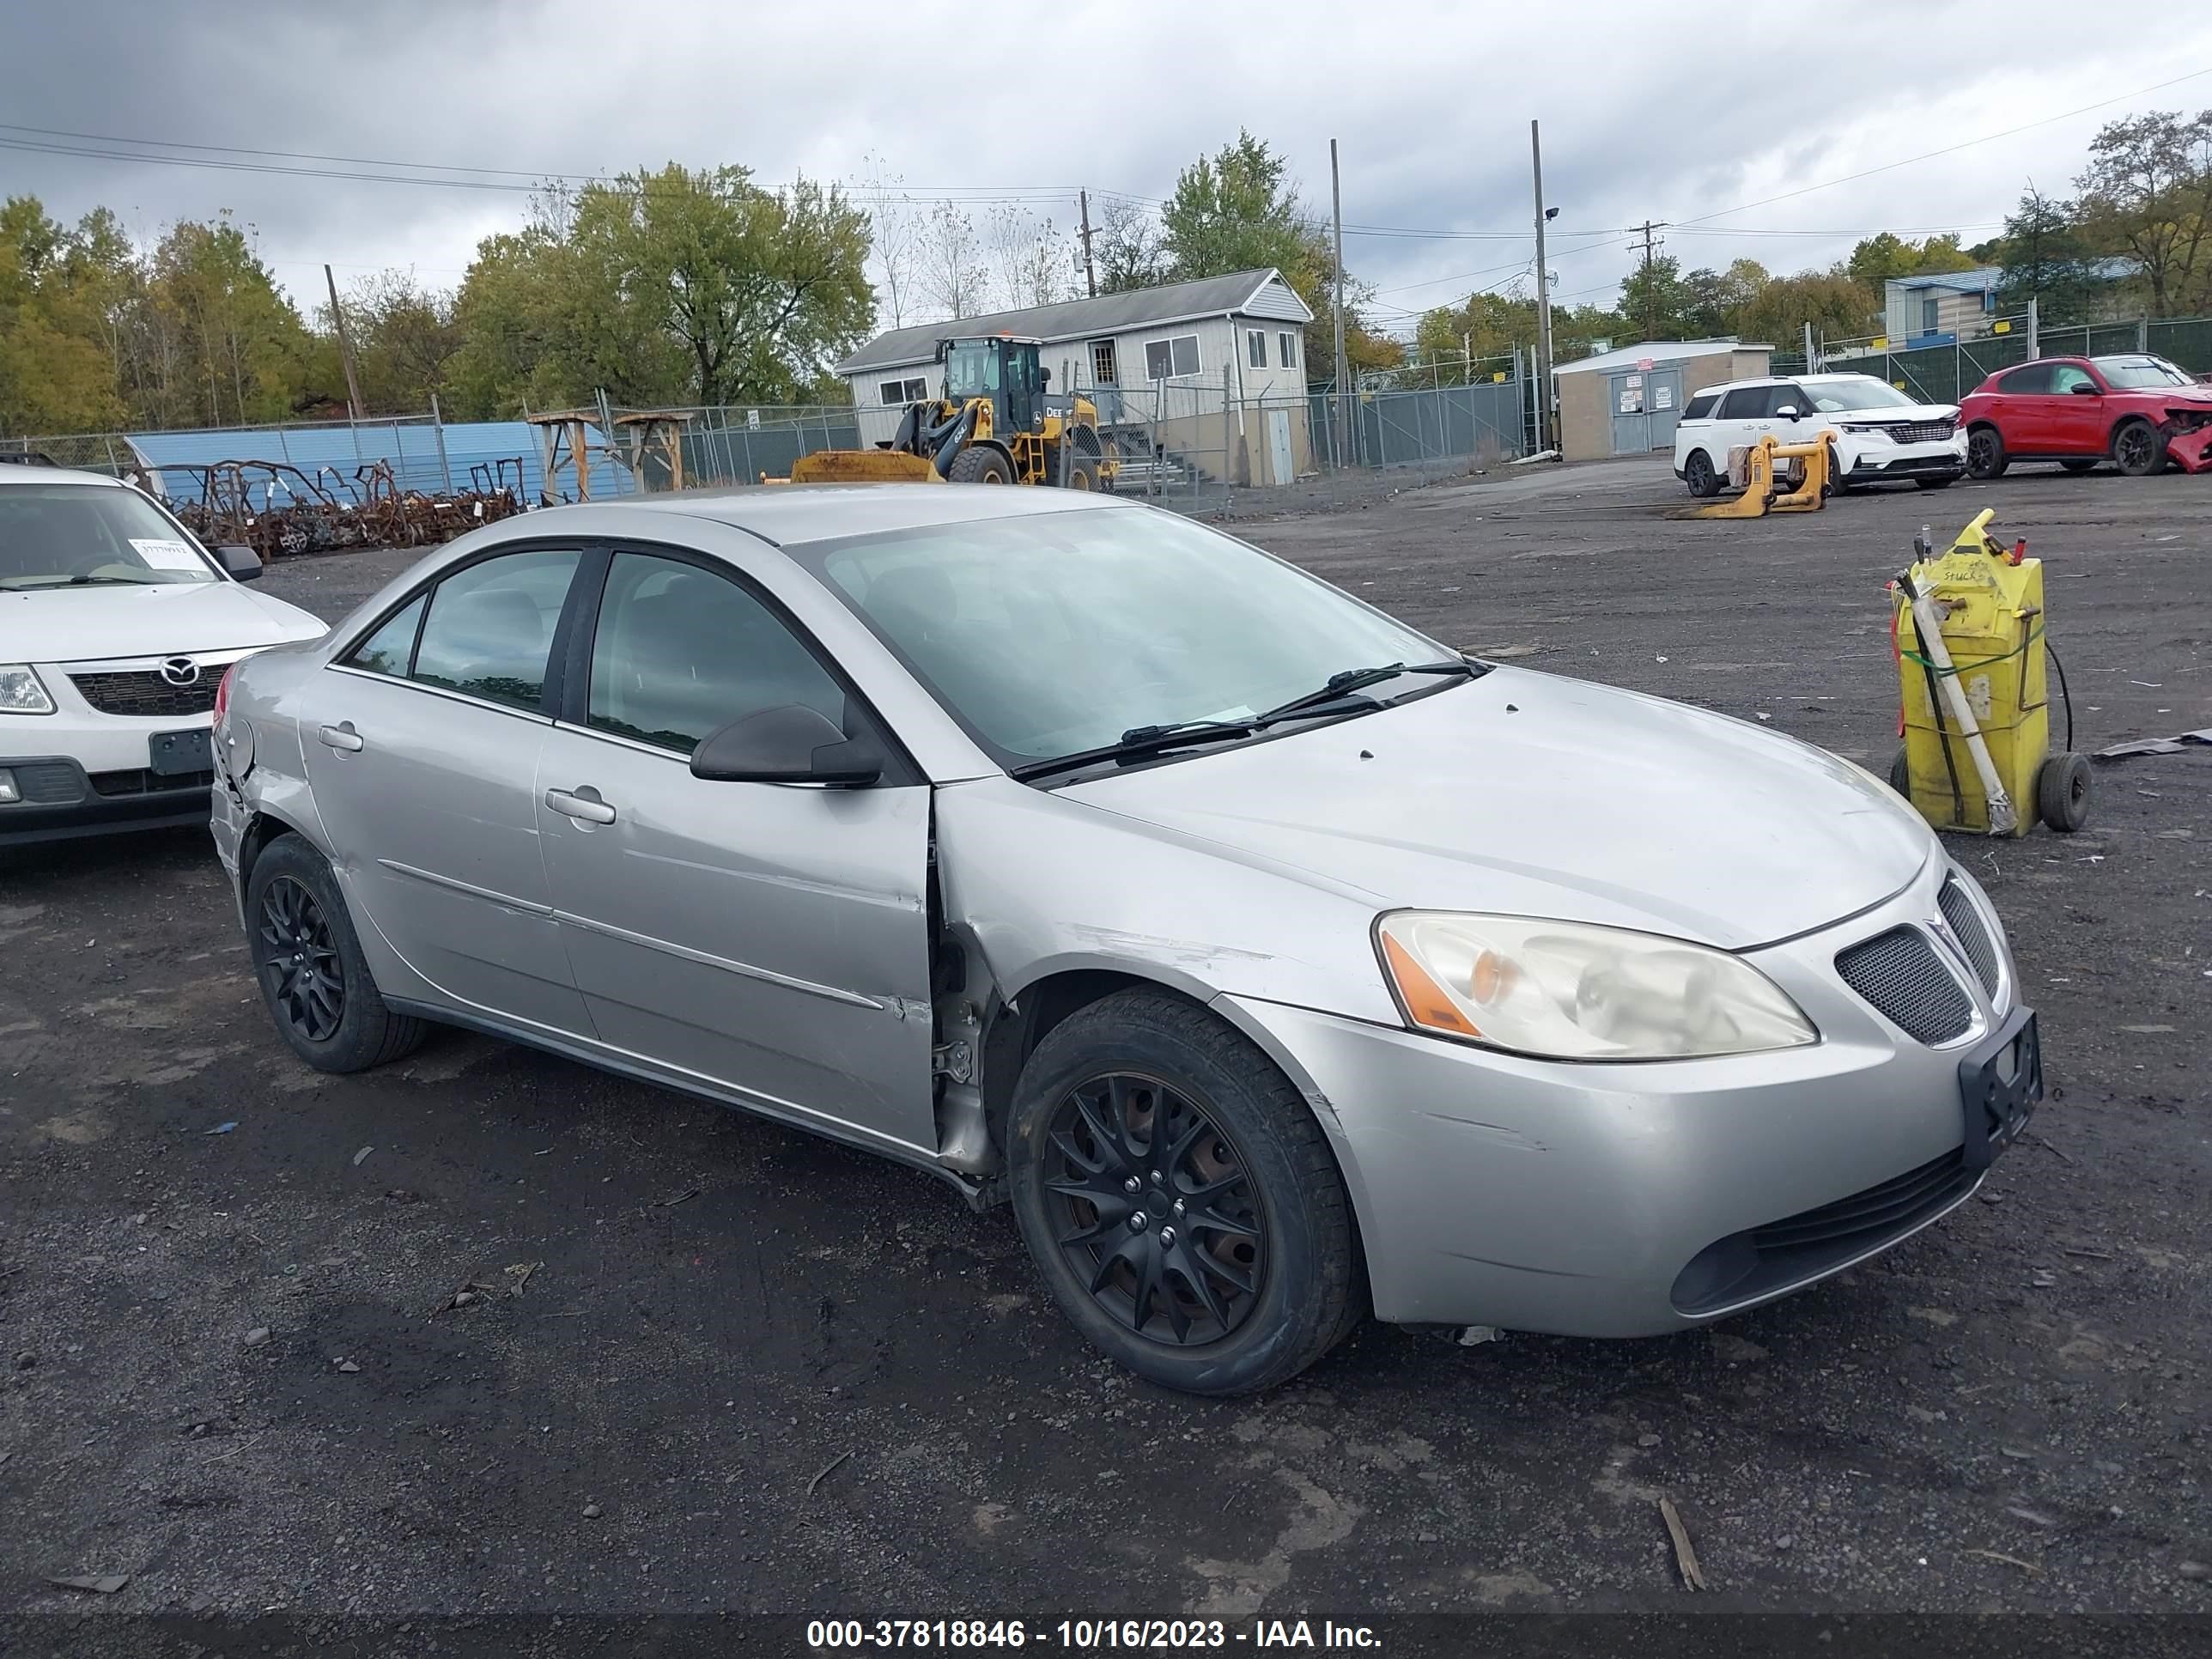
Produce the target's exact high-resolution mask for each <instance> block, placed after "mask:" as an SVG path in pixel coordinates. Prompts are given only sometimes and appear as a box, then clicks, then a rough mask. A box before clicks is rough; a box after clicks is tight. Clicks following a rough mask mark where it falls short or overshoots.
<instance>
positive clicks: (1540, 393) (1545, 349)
mask: <svg viewBox="0 0 2212 1659" xmlns="http://www.w3.org/2000/svg"><path fill="white" fill-rule="evenodd" d="M1528 160H1529V163H1530V165H1531V166H1532V167H1534V170H1535V175H1536V447H1537V448H1538V449H1540V450H1541V449H1549V448H1550V447H1552V291H1551V282H1552V274H1551V272H1550V271H1549V270H1547V269H1546V267H1545V264H1544V222H1545V221H1546V220H1547V219H1548V218H1550V217H1551V215H1550V214H1548V213H1547V212H1546V211H1545V210H1544V146H1543V143H1542V142H1541V139H1540V138H1539V137H1538V136H1537V132H1536V124H1535V123H1534V121H1531V122H1529V123H1528Z"/></svg>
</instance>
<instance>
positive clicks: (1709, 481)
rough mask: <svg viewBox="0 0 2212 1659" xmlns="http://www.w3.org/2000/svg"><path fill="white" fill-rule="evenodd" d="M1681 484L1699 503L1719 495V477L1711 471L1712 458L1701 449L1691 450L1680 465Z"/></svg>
mask: <svg viewBox="0 0 2212 1659" xmlns="http://www.w3.org/2000/svg"><path fill="white" fill-rule="evenodd" d="M1682 483H1683V484H1684V485H1685V486H1686V488H1687V489H1689V492H1690V493H1691V494H1692V495H1695V496H1696V497H1697V498H1698V499H1699V501H1705V500H1707V499H1708V498H1710V497H1711V496H1714V495H1719V494H1720V489H1721V481H1720V475H1719V474H1718V473H1717V472H1716V471H1713V458H1712V457H1711V456H1710V455H1708V454H1706V453H1705V451H1704V450H1702V449H1693V450H1692V451H1691V452H1690V453H1689V456H1688V458H1687V459H1685V460H1684V461H1683V463H1682Z"/></svg>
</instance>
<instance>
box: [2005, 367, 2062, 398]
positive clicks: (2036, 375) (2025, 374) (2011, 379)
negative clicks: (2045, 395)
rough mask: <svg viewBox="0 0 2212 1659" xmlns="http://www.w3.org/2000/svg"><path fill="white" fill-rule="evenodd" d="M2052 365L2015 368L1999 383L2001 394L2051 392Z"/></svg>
mask: <svg viewBox="0 0 2212 1659" xmlns="http://www.w3.org/2000/svg"><path fill="white" fill-rule="evenodd" d="M1997 390H1998V391H2000V392H2048V391H2050V390H2051V365H2050V364H2049V363H2030V364H2028V365H2027V367H2026V368H2015V370H2013V372H2012V373H2011V374H2008V375H2006V376H2005V377H2004V379H2002V380H1999V381H1998V382H1997Z"/></svg>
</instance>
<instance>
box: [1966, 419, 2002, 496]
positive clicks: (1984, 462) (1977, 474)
mask: <svg viewBox="0 0 2212 1659" xmlns="http://www.w3.org/2000/svg"><path fill="white" fill-rule="evenodd" d="M2010 465H2012V462H2011V460H2010V459H2008V457H2007V456H2006V454H2005V447H2004V440H2003V439H2002V438H2001V437H1999V436H1998V435H1997V429H1996V428H1995V427H1993V426H1978V427H1976V428H1974V429H1973V430H1972V432H1971V433H1969V434H1968V435H1967V436H1966V476H1967V477H1970V478H1978V479H1980V480H1982V481H1984V482H1987V481H1988V480H1990V479H1991V478H2002V477H2004V473H2005V469H2006V468H2007V467H2008V466H2010Z"/></svg>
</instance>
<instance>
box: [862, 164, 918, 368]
mask: <svg viewBox="0 0 2212 1659" xmlns="http://www.w3.org/2000/svg"><path fill="white" fill-rule="evenodd" d="M861 166H862V172H861V174H860V204H861V205H862V206H864V207H865V208H866V209H867V211H868V222H869V228H870V233H871V234H870V236H869V241H870V244H871V246H870V247H869V253H870V256H871V258H870V263H871V264H872V273H871V274H872V276H874V277H875V279H876V282H877V286H878V289H879V290H880V292H881V295H882V298H883V303H884V310H886V311H887V312H889V313H890V325H891V326H892V327H893V328H903V327H905V326H906V313H907V312H908V310H909V309H910V308H911V307H913V305H914V302H915V298H916V295H915V276H916V275H917V274H918V272H917V267H918V266H919V265H920V264H921V252H922V246H921V245H922V240H923V233H924V229H925V224H924V221H923V218H922V214H921V209H920V208H918V207H917V206H916V205H915V200H914V197H911V196H909V195H908V194H907V193H906V177H905V175H904V174H903V173H893V172H892V171H891V170H890V164H889V163H888V162H887V161H884V158H883V157H882V156H880V155H873V154H871V155H866V156H863V157H862V158H861Z"/></svg>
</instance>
